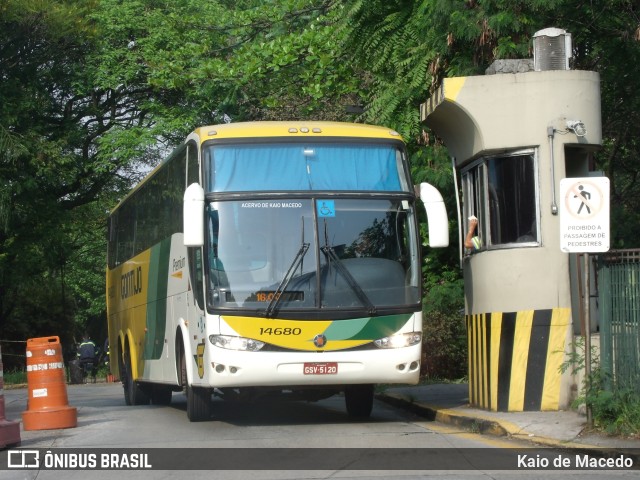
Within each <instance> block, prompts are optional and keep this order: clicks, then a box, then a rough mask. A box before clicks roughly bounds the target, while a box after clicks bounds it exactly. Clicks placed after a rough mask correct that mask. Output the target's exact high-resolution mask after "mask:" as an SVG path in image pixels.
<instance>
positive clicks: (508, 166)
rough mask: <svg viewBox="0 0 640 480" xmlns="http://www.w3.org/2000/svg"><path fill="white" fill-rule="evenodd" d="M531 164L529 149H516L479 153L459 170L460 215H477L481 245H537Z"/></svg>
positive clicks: (537, 215) (537, 217)
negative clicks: (460, 190) (462, 207)
mask: <svg viewBox="0 0 640 480" xmlns="http://www.w3.org/2000/svg"><path fill="white" fill-rule="evenodd" d="M535 165H536V162H535V153H534V152H533V151H524V152H523V151H518V152H512V153H506V154H501V155H495V156H486V157H482V158H480V159H478V160H477V161H475V162H473V163H472V164H471V165H470V166H469V167H467V168H466V169H464V170H463V171H462V187H463V200H464V218H468V217H469V216H471V215H475V216H476V217H478V220H479V225H478V231H477V233H476V234H477V235H479V236H480V238H481V239H482V244H483V245H484V248H491V247H517V246H536V245H539V242H540V239H539V235H538V231H539V228H538V219H539V213H538V201H537V182H536V166H535ZM465 223H466V222H465ZM466 228H467V225H465V229H466ZM464 233H465V235H466V231H465V232H464Z"/></svg>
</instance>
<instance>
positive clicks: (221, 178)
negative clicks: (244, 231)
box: [204, 141, 410, 192]
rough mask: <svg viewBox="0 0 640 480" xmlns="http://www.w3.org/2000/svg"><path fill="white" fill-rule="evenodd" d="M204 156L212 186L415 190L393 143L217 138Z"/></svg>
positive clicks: (214, 188) (210, 188)
mask: <svg viewBox="0 0 640 480" xmlns="http://www.w3.org/2000/svg"><path fill="white" fill-rule="evenodd" d="M204 159H205V172H208V173H207V176H206V179H205V189H206V190H207V191H209V192H260V191H309V190H315V191H318V190H332V191H334V190H335V191H404V192H407V191H409V190H410V185H408V184H407V182H406V174H405V172H404V171H403V166H402V165H403V162H402V152H401V150H400V149H399V148H396V146H394V145H389V144H375V143H374V144H371V143H367V144H362V143H338V144H335V143H322V142H317V141H316V142H315V143H313V142H311V143H304V144H303V143H291V142H289V143H263V144H256V143H251V144H237V143H234V144H233V145H225V144H213V145H209V146H207V147H205V149H204Z"/></svg>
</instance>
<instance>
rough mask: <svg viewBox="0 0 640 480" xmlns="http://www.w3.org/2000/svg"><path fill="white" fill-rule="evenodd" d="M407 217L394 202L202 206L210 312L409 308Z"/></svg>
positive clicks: (413, 249) (415, 282) (401, 203)
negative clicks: (205, 213) (204, 224)
mask: <svg viewBox="0 0 640 480" xmlns="http://www.w3.org/2000/svg"><path fill="white" fill-rule="evenodd" d="M413 215H414V213H413V206H412V205H411V204H410V203H409V201H408V200H402V199H377V198H376V199H371V198H367V199H362V198H334V197H329V198H287V199H280V200H275V199H273V200H250V201H248V200H229V201H214V202H209V203H208V206H207V219H208V227H207V231H208V235H207V237H208V244H207V245H208V266H209V271H208V274H209V275H208V276H209V282H208V284H209V289H208V295H207V297H208V304H209V307H210V308H214V309H234V310H235V309H240V310H244V309H249V310H251V311H253V312H260V311H263V313H264V314H266V315H269V314H271V313H276V311H278V312H283V311H286V310H307V309H313V310H318V309H340V308H348V309H350V310H354V309H355V310H362V311H363V313H366V312H369V313H372V312H375V311H378V310H379V309H381V308H382V309H384V308H388V307H398V306H408V305H411V306H412V307H415V305H416V304H417V303H418V302H419V300H420V298H419V275H418V272H415V271H414V270H415V269H412V268H411V265H417V264H419V262H418V261H417V255H418V253H417V235H416V232H415V231H414V228H413V227H412V225H414V223H413V222H414V221H413Z"/></svg>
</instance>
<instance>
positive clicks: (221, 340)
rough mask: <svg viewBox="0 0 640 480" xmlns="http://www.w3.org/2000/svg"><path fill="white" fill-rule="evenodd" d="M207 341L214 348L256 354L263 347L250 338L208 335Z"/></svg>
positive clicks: (262, 343) (257, 341) (260, 343)
mask: <svg viewBox="0 0 640 480" xmlns="http://www.w3.org/2000/svg"><path fill="white" fill-rule="evenodd" d="M209 341H210V342H211V343H212V344H213V345H215V346H216V347H220V348H226V349H227V350H241V351H243V352H257V351H258V350H260V349H261V348H262V347H264V342H261V341H259V340H254V339H252V338H244V337H233V336H231V335H209Z"/></svg>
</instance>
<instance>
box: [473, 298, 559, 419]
mask: <svg viewBox="0 0 640 480" xmlns="http://www.w3.org/2000/svg"><path fill="white" fill-rule="evenodd" d="M466 322H467V334H468V344H469V401H470V403H471V405H473V406H477V407H480V408H486V409H489V410H493V411H500V412H520V411H541V410H558V408H559V404H560V387H561V377H562V374H561V372H560V367H561V365H562V362H563V361H564V351H565V342H566V339H567V332H568V329H569V328H570V327H571V310H570V309H569V308H554V309H549V310H527V311H520V312H509V313H503V312H497V313H496V312H493V313H484V314H477V315H467V316H466Z"/></svg>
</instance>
